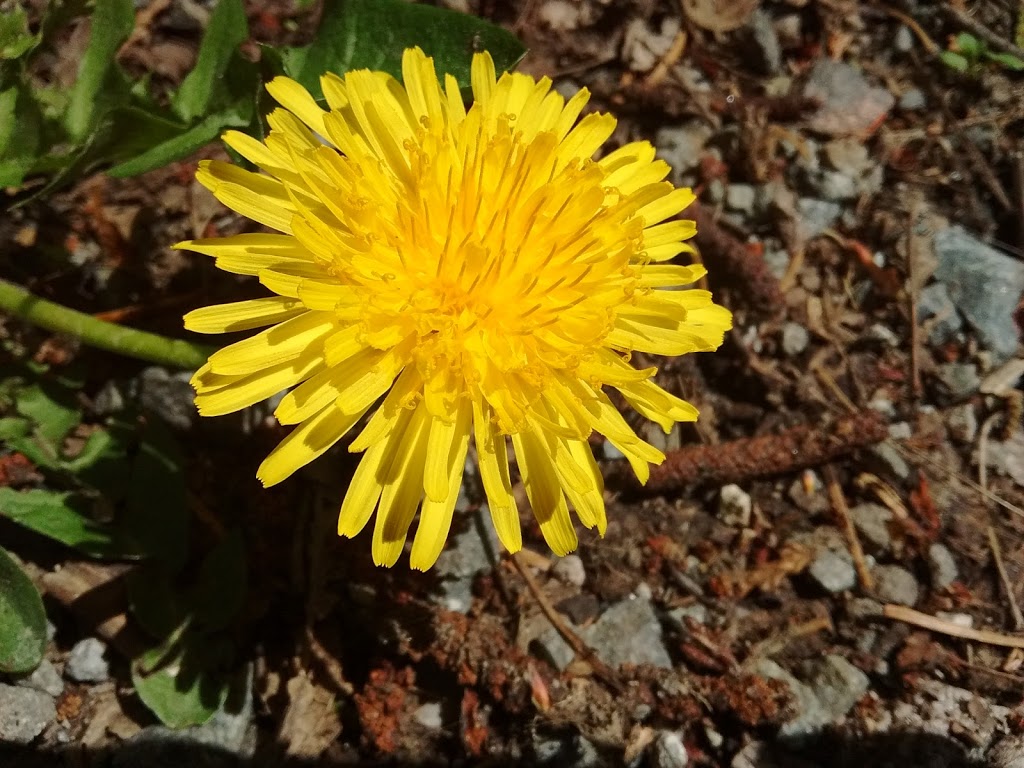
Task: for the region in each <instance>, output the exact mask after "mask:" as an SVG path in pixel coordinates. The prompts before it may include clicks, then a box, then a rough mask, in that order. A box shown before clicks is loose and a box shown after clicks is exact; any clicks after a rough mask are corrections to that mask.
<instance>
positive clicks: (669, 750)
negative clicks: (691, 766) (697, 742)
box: [651, 731, 690, 768]
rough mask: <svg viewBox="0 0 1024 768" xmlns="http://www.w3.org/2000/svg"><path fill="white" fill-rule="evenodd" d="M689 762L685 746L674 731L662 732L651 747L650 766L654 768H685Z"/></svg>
mask: <svg viewBox="0 0 1024 768" xmlns="http://www.w3.org/2000/svg"><path fill="white" fill-rule="evenodd" d="M689 762H690V757H689V755H687V754H686V746H685V745H684V744H683V740H682V738H681V737H680V736H679V734H678V733H676V732H675V731H662V732H661V733H659V734H658V736H657V738H655V740H654V745H653V746H652V747H651V764H652V765H653V766H654V768H686V765H687V763H689Z"/></svg>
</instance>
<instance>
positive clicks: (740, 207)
mask: <svg viewBox="0 0 1024 768" xmlns="http://www.w3.org/2000/svg"><path fill="white" fill-rule="evenodd" d="M755 200H757V190H755V189H754V187H753V185H751V184H729V185H728V186H727V187H726V188H725V207H726V208H728V209H729V210H731V211H736V212H737V213H743V214H746V215H748V216H749V215H750V214H751V213H753V211H754V202H755Z"/></svg>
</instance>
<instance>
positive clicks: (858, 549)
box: [822, 464, 875, 592]
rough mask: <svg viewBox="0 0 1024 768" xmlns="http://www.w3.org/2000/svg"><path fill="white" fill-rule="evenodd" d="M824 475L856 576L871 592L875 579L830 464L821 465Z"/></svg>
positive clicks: (865, 588) (866, 589)
mask: <svg viewBox="0 0 1024 768" xmlns="http://www.w3.org/2000/svg"><path fill="white" fill-rule="evenodd" d="M822 472H823V473H824V475H825V482H826V484H827V485H828V497H829V499H830V500H831V501H832V508H833V509H834V510H835V512H836V514H837V515H838V516H839V520H840V522H841V523H842V524H843V533H845V534H846V541H847V542H848V543H849V545H850V554H851V555H853V565H854V567H855V568H856V569H857V578H858V579H860V585H861V586H862V587H863V588H864V590H865V591H867V592H871V591H873V590H874V588H875V579H874V577H873V576H872V575H871V571H869V570H868V563H867V560H866V559H865V558H864V547H862V546H861V543H860V536H858V535H857V527H856V526H855V525H854V524H853V520H852V519H851V518H850V507H849V505H847V503H846V497H845V496H844V495H843V489H842V488H840V487H839V481H838V480H837V479H836V473H835V470H834V469H832V465H831V464H826V465H825V466H824V467H822Z"/></svg>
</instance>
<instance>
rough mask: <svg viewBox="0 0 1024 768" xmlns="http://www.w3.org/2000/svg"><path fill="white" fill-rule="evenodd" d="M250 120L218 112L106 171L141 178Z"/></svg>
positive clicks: (233, 114)
mask: <svg viewBox="0 0 1024 768" xmlns="http://www.w3.org/2000/svg"><path fill="white" fill-rule="evenodd" d="M250 119H251V118H250V117H243V116H241V115H239V114H238V113H237V112H228V113H223V112H218V113H217V114H215V115H210V116H209V117H207V118H206V119H204V120H202V121H200V122H198V123H196V124H195V125H193V126H192V127H191V128H188V129H186V130H184V131H182V132H181V133H179V134H178V135H177V136H174V137H173V138H170V139H167V140H165V141H162V142H160V143H159V144H155V145H153V146H152V147H149V148H148V149H146V150H144V151H143V152H141V153H140V154H138V155H136V156H135V157H133V158H131V159H129V160H125V161H123V162H120V163H118V164H117V165H115V166H114V167H113V168H111V169H110V170H108V171H107V174H108V175H109V176H113V177H115V178H125V177H127V176H138V175H139V174H140V173H146V172H147V171H152V170H153V169H154V168H162V167H163V166H165V165H169V164H170V163H173V162H174V161H176V160H181V159H182V158H183V157H188V156H189V155H191V154H192V153H193V152H196V151H198V150H200V149H202V148H203V147H205V146H206V145H207V144H209V143H210V142H211V141H214V140H215V139H216V138H217V137H218V136H219V135H220V134H221V132H222V131H223V130H224V129H225V128H233V127H239V126H243V125H248V123H249V121H250Z"/></svg>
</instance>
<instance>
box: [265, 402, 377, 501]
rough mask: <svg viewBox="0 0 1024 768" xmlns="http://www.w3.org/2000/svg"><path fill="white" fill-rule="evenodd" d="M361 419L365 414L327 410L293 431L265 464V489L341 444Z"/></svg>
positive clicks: (328, 407)
mask: <svg viewBox="0 0 1024 768" xmlns="http://www.w3.org/2000/svg"><path fill="white" fill-rule="evenodd" d="M360 416H362V414H361V413H358V414H347V413H342V412H341V411H340V410H338V409H337V408H334V407H333V406H327V407H326V408H324V409H323V410H322V411H320V413H318V414H317V415H316V416H314V417H313V418H311V419H309V420H307V421H306V422H304V423H303V424H302V425H301V426H299V427H296V428H295V429H294V430H292V432H291V434H289V435H288V437H286V438H285V439H284V440H282V441H281V442H280V443H279V444H278V446H277V447H276V448H275V449H274V450H273V451H271V453H270V455H269V456H267V458H265V459H264V460H263V463H262V464H260V468H259V469H258V470H257V471H256V477H258V478H259V480H260V482H262V483H263V485H264V486H265V487H268V488H269V487H270V486H272V485H276V484H277V483H279V482H281V481H282V480H284V479H285V478H287V477H288V476H289V475H291V474H292V473H293V472H295V471H296V470H297V469H299V468H300V467H304V466H306V465H307V464H309V463H310V462H311V461H313V460H314V459H316V458H317V457H318V456H320V455H322V454H323V453H324V452H325V451H326V450H327V449H328V448H330V447H331V446H332V445H334V444H335V443H336V442H338V441H339V440H340V439H341V438H342V437H344V436H345V433H347V432H348V431H349V430H350V429H352V426H353V425H354V424H355V423H356V421H358V420H359V417H360Z"/></svg>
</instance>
